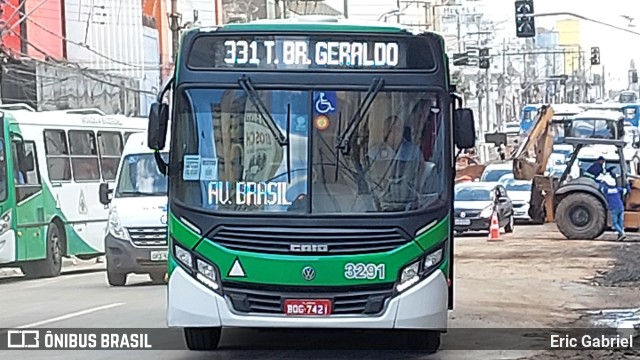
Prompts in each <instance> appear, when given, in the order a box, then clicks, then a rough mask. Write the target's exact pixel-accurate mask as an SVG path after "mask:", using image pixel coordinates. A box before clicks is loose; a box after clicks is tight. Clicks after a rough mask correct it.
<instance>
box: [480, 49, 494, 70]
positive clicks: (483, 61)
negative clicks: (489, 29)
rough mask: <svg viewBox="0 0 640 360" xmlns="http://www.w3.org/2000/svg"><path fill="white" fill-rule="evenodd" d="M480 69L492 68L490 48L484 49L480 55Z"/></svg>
mask: <svg viewBox="0 0 640 360" xmlns="http://www.w3.org/2000/svg"><path fill="white" fill-rule="evenodd" d="M478 58H479V61H478V67H479V68H480V69H488V68H490V67H491V58H490V55H489V48H482V49H480V51H479V53H478Z"/></svg>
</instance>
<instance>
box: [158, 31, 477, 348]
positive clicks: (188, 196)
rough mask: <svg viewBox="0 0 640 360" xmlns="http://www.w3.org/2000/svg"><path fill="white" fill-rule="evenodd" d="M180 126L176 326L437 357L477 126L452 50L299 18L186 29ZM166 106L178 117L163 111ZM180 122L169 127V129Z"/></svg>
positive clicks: (174, 194)
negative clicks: (458, 206) (286, 332)
mask: <svg viewBox="0 0 640 360" xmlns="http://www.w3.org/2000/svg"><path fill="white" fill-rule="evenodd" d="M177 64H178V65H177V67H176V71H175V74H174V77H173V79H172V80H171V81H169V82H168V83H167V85H165V87H164V88H163V90H162V91H161V93H160V94H159V95H158V99H157V102H156V103H155V104H153V105H152V108H151V113H150V116H149V130H148V131H149V133H148V136H149V141H148V143H149V147H150V148H152V149H153V150H156V152H157V153H158V154H159V151H160V150H162V149H163V147H164V143H165V139H166V133H167V129H168V128H169V127H171V129H170V130H171V134H172V135H171V140H170V144H171V145H170V149H169V153H170V156H169V162H168V163H164V162H163V160H162V158H161V157H160V156H159V155H158V156H157V157H156V161H157V162H158V166H159V168H160V169H161V171H163V172H165V173H166V174H167V175H168V177H169V202H168V206H169V222H168V225H169V230H168V231H169V274H170V275H169V284H168V325H169V326H171V327H184V328H185V329H184V331H185V337H186V341H187V344H188V346H189V348H190V349H194V350H198V349H199V350H203V349H215V348H216V347H217V346H218V342H219V339H220V334H221V328H223V327H274V328H275V327H278V328H353V329H389V330H392V331H403V332H406V333H407V336H408V339H409V340H410V344H412V346H415V347H416V348H417V349H423V350H428V351H435V350H437V349H438V347H439V344H440V334H441V332H443V331H446V329H447V318H448V309H452V308H453V251H452V250H453V232H452V231H453V226H452V224H451V221H452V213H453V194H452V193H453V185H454V184H453V179H454V169H455V168H454V163H455V162H454V159H455V156H456V148H457V149H466V148H471V147H473V146H474V142H475V138H474V123H473V114H472V113H471V111H470V110H468V109H462V108H460V107H461V101H460V100H459V97H457V96H456V95H455V94H454V91H455V89H454V87H452V86H451V84H450V73H449V61H448V58H447V56H446V54H445V52H444V41H443V39H442V37H441V36H439V35H437V34H434V33H423V34H413V33H411V32H409V31H408V30H407V29H405V28H402V27H396V26H394V25H390V24H383V25H378V24H374V25H358V24H353V23H351V22H349V21H346V20H339V19H334V18H328V19H320V20H318V19H315V20H309V19H304V18H301V19H288V20H286V21H282V20H271V21H260V22H252V23H246V24H229V25H225V26H222V27H218V28H202V29H193V30H189V31H187V32H186V33H185V34H184V35H183V37H182V42H181V48H180V52H179V55H178V61H177ZM167 94H170V96H169V97H170V103H171V111H170V110H169V105H168V104H166V103H162V99H163V98H164V97H165V95H167ZM169 118H170V119H171V121H169Z"/></svg>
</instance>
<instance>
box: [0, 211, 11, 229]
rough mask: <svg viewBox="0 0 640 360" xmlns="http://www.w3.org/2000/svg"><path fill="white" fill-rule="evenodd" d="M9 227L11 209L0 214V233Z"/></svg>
mask: <svg viewBox="0 0 640 360" xmlns="http://www.w3.org/2000/svg"><path fill="white" fill-rule="evenodd" d="M10 229H11V210H8V211H7V212H6V213H4V214H2V216H1V217H0V235H2V234H4V233H6V232H7V231H9V230H10Z"/></svg>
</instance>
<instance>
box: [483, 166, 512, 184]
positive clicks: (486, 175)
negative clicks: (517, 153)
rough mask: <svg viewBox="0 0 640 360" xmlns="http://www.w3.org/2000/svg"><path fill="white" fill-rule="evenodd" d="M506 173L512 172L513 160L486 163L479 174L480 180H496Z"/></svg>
mask: <svg viewBox="0 0 640 360" xmlns="http://www.w3.org/2000/svg"><path fill="white" fill-rule="evenodd" d="M507 174H513V161H508V162H506V163H497V164H489V165H487V167H486V168H485V169H484V171H483V172H482V175H481V176H480V181H482V182H497V181H500V179H501V178H502V177H503V176H504V175H507Z"/></svg>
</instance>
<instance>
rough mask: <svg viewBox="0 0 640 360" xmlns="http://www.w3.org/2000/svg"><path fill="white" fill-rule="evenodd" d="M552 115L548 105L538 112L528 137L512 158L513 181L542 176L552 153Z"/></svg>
mask: <svg viewBox="0 0 640 360" xmlns="http://www.w3.org/2000/svg"><path fill="white" fill-rule="evenodd" d="M553 115H554V112H553V109H552V108H551V106H550V105H543V106H542V107H541V108H540V110H539V111H538V114H537V115H536V117H537V119H536V122H535V124H534V125H533V128H532V129H531V132H529V136H527V138H526V140H525V141H524V142H522V144H521V145H520V147H519V148H518V150H517V151H516V153H515V154H514V156H513V177H514V179H517V180H533V177H534V176H536V175H544V172H545V170H546V168H547V162H548V161H549V157H550V156H551V153H552V152H553V135H554V134H553V126H551V123H552V119H553Z"/></svg>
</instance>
